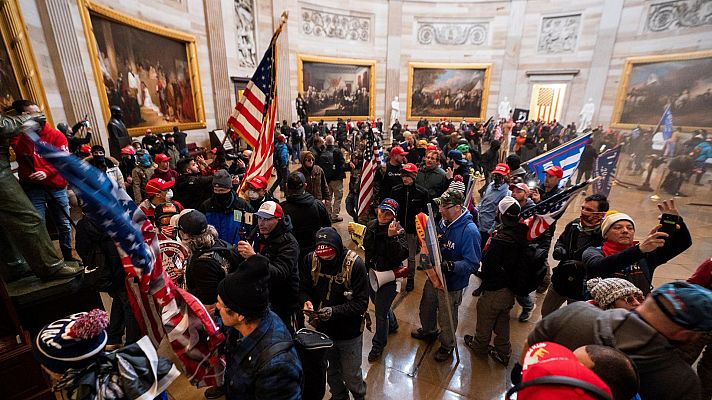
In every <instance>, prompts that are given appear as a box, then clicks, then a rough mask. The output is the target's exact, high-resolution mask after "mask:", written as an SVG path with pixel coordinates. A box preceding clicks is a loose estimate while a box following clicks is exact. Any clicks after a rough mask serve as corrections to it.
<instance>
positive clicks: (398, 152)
mask: <svg viewBox="0 0 712 400" xmlns="http://www.w3.org/2000/svg"><path fill="white" fill-rule="evenodd" d="M407 154H408V152H407V151H405V150H403V148H402V147H400V146H394V147H393V148H392V149H391V157H393V156H400V155H402V156H404V155H407Z"/></svg>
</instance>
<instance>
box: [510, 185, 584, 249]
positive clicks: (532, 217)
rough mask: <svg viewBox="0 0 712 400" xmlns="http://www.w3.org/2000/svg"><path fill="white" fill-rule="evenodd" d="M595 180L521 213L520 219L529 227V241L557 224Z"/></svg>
mask: <svg viewBox="0 0 712 400" xmlns="http://www.w3.org/2000/svg"><path fill="white" fill-rule="evenodd" d="M592 181H593V180H590V181H587V182H582V183H579V184H578V185H574V186H571V187H570V188H568V189H566V190H562V191H561V192H559V193H557V194H555V195H553V196H551V197H549V198H548V199H546V200H543V201H541V202H540V203H539V204H536V205H533V206H530V207H528V208H525V209H524V210H522V212H521V213H519V219H521V220H522V222H523V223H524V224H525V225H527V227H529V229H527V240H534V239H536V238H538V237H539V236H541V234H543V233H544V232H545V231H546V230H547V229H549V227H550V226H551V225H552V224H553V223H554V222H556V221H557V220H558V219H559V218H561V216H562V215H564V211H566V208H567V207H568V206H569V204H571V201H572V200H573V199H574V198H576V196H575V195H576V194H577V193H578V192H579V191H580V190H582V189H583V188H585V187H586V186H587V185H588V184H589V183H591V182H592Z"/></svg>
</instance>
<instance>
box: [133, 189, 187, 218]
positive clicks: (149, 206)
mask: <svg viewBox="0 0 712 400" xmlns="http://www.w3.org/2000/svg"><path fill="white" fill-rule="evenodd" d="M175 183H176V182H175V181H165V180H163V179H161V178H152V179H151V180H149V181H148V183H147V184H146V199H145V200H143V201H142V202H141V204H139V207H140V208H141V211H143V213H144V214H146V217H147V218H148V219H149V220H151V222H153V216H154V214H155V209H156V206H157V205H159V204H161V203H165V202H167V201H171V199H172V198H173V192H172V191H171V188H172V187H173V185H174V184H175ZM174 204H175V205H176V208H177V209H178V211H180V210H182V209H183V206H182V205H181V204H180V203H178V202H174Z"/></svg>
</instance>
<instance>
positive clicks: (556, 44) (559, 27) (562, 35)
mask: <svg viewBox="0 0 712 400" xmlns="http://www.w3.org/2000/svg"><path fill="white" fill-rule="evenodd" d="M580 27H581V14H572V15H558V16H553V17H544V18H542V21H541V32H539V45H538V46H537V50H538V51H539V53H544V54H560V53H572V52H574V51H575V50H576V45H577V44H578V37H579V32H580Z"/></svg>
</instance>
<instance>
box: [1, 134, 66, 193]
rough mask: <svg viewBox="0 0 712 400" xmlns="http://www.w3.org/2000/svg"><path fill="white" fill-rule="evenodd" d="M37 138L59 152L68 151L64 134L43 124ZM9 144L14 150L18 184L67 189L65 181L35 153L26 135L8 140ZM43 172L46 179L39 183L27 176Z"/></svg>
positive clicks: (33, 145) (32, 143) (30, 140)
mask: <svg viewBox="0 0 712 400" xmlns="http://www.w3.org/2000/svg"><path fill="white" fill-rule="evenodd" d="M39 137H40V139H41V140H42V141H43V142H46V143H49V144H51V145H52V146H54V147H56V148H58V149H60V150H61V151H65V152H66V151H69V147H68V145H67V137H66V136H64V134H63V133H62V132H60V131H58V130H56V129H54V128H52V127H51V126H50V124H49V123H45V124H44V125H43V126H42V129H41V130H40V132H39ZM10 144H11V145H12V147H13V149H14V150H15V158H16V160H17V175H18V177H19V179H20V183H22V184H23V185H24V184H29V185H37V186H41V187H46V188H52V189H62V188H66V187H67V181H66V180H65V179H64V178H63V177H62V175H60V174H59V172H57V170H56V169H55V168H54V166H52V164H51V163H49V162H48V161H46V160H45V159H44V158H42V157H40V156H39V155H38V154H37V152H36V151H35V144H34V142H33V141H32V139H30V138H29V137H28V136H27V135H18V136H15V137H13V138H12V139H11V140H10ZM40 171H42V172H44V173H45V174H47V177H46V178H45V179H43V180H41V181H35V180H32V179H30V178H29V176H30V175H31V174H33V173H35V172H40Z"/></svg>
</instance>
